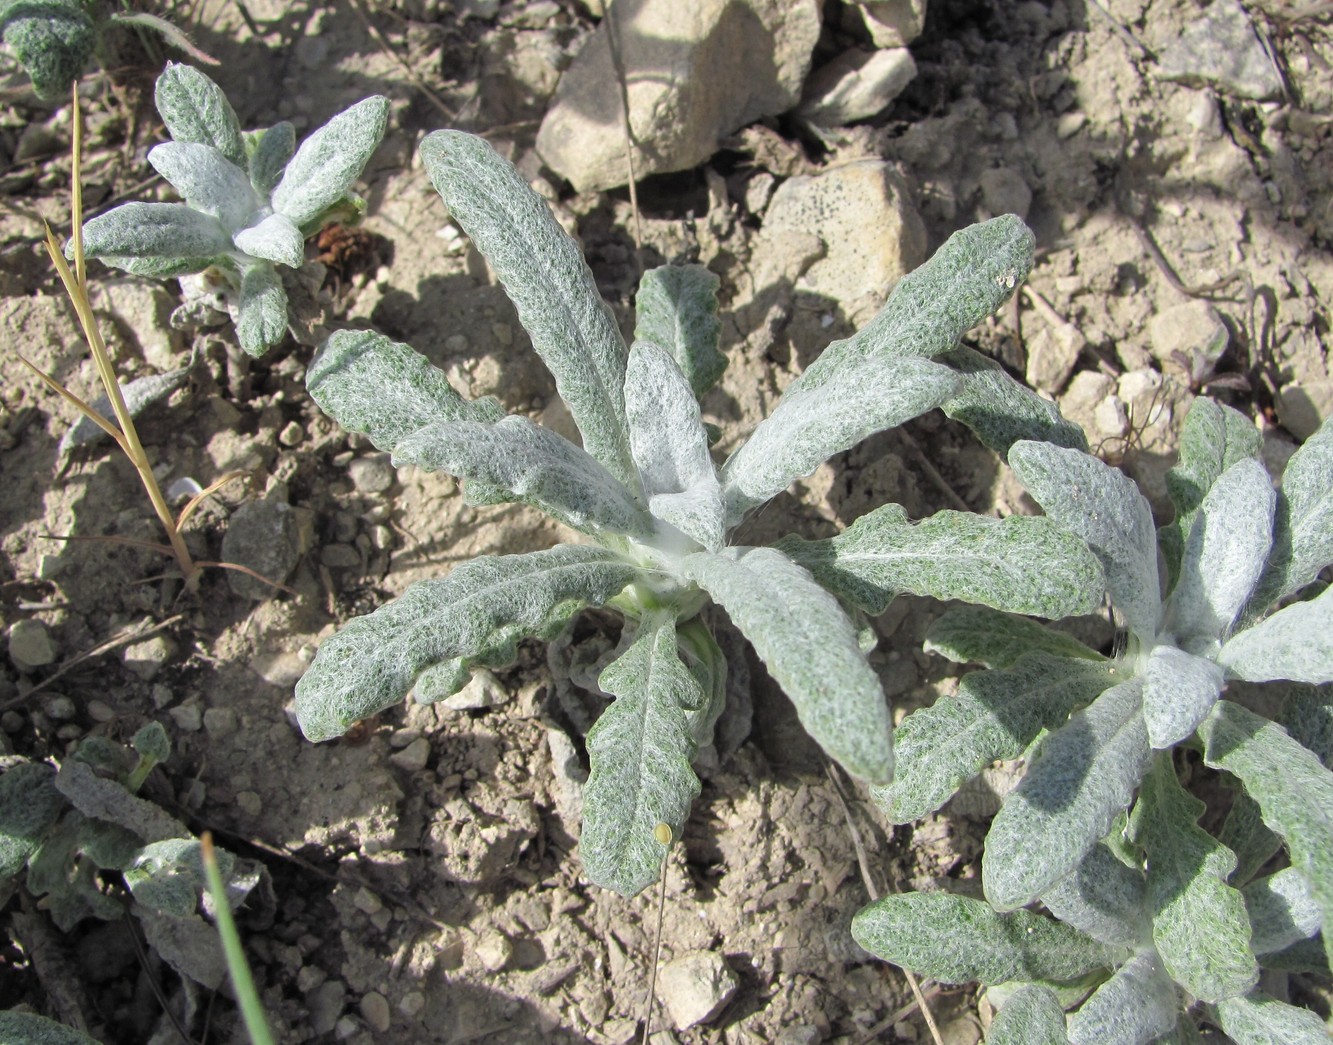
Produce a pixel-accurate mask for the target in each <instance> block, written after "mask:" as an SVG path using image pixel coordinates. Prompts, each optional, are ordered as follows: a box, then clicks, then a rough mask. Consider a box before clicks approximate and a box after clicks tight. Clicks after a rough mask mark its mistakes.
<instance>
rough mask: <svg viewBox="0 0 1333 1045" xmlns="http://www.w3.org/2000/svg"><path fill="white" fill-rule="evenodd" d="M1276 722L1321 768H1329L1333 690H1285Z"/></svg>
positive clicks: (1332, 762) (1331, 764) (1332, 758)
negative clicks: (1311, 753)
mask: <svg viewBox="0 0 1333 1045" xmlns="http://www.w3.org/2000/svg"><path fill="white" fill-rule="evenodd" d="M1278 721H1279V722H1281V723H1282V727H1283V728H1284V729H1285V730H1286V731H1287V732H1288V733H1290V734H1291V735H1292V736H1293V737H1294V738H1295V739H1297V740H1299V741H1300V742H1301V743H1302V744H1303V745H1304V746H1305V747H1308V748H1309V749H1310V750H1311V751H1313V752H1314V753H1315V755H1316V756H1317V757H1318V758H1319V761H1320V762H1322V763H1323V764H1324V766H1325V768H1327V769H1333V687H1329V686H1324V687H1321V688H1316V687H1313V686H1308V687H1307V686H1290V687H1288V689H1287V697H1286V700H1284V701H1283V703H1282V713H1281V714H1280V715H1279V716H1278Z"/></svg>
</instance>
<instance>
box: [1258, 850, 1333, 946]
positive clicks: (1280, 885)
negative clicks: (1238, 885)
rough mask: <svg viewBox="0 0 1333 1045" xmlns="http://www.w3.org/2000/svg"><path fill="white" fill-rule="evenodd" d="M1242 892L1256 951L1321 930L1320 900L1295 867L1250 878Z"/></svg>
mask: <svg viewBox="0 0 1333 1045" xmlns="http://www.w3.org/2000/svg"><path fill="white" fill-rule="evenodd" d="M1243 895H1244V897H1245V909H1246V910H1247V911H1248V912H1249V915H1250V926H1251V936H1250V942H1251V946H1252V947H1253V949H1254V953H1255V954H1260V955H1263V954H1271V953H1272V952H1274V951H1281V950H1284V949H1285V948H1287V947H1290V946H1291V945H1292V944H1294V943H1299V942H1300V941H1301V940H1308V939H1311V938H1313V937H1314V935H1315V933H1317V932H1319V927H1320V925H1321V923H1322V921H1323V915H1322V913H1321V912H1320V910H1319V904H1317V903H1316V902H1315V898H1314V896H1312V895H1311V893H1310V887H1309V886H1308V885H1307V884H1306V882H1305V879H1304V878H1302V877H1301V874H1300V872H1299V871H1297V870H1296V869H1295V868H1292V867H1287V868H1284V869H1283V870H1281V871H1278V872H1277V874H1271V875H1269V876H1268V877H1267V878H1260V879H1258V880H1257V881H1253V882H1251V883H1250V884H1249V885H1247V886H1246V887H1245V890H1244V894H1243Z"/></svg>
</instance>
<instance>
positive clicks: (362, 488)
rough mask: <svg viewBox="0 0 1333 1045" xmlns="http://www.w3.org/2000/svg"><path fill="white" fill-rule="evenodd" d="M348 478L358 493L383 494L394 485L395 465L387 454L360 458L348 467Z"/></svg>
mask: <svg viewBox="0 0 1333 1045" xmlns="http://www.w3.org/2000/svg"><path fill="white" fill-rule="evenodd" d="M347 476H348V478H349V479H351V480H352V487H353V488H354V489H355V490H356V492H357V493H361V494H369V493H383V492H384V491H385V490H387V489H389V487H391V486H392V485H393V480H394V471H393V465H392V464H390V463H389V458H388V455H387V454H378V455H376V456H374V457H358V458H357V459H356V460H355V461H353V462H352V463H351V465H349V466H348V469H347Z"/></svg>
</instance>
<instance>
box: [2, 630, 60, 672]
mask: <svg viewBox="0 0 1333 1045" xmlns="http://www.w3.org/2000/svg"><path fill="white" fill-rule="evenodd" d="M9 659H10V660H12V661H13V662H14V667H16V668H18V669H19V670H20V671H27V670H29V669H31V668H41V667H45V666H46V665H47V664H50V663H52V662H53V661H54V660H55V659H56V647H55V643H54V642H52V641H51V634H50V632H48V631H47V630H46V625H45V624H43V623H42V622H41V621H39V620H32V619H28V620H20V621H15V622H14V625H13V626H12V627H11V628H10V629H9Z"/></svg>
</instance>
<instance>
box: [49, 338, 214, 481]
mask: <svg viewBox="0 0 1333 1045" xmlns="http://www.w3.org/2000/svg"><path fill="white" fill-rule="evenodd" d="M194 362H195V361H194V358H193V357H192V358H191V359H190V362H189V363H187V364H186V365H185V366H183V367H178V368H176V369H175V370H168V371H166V372H165V373H161V374H149V375H148V376H147V377H136V378H135V379H134V380H133V381H125V382H122V383H121V386H120V395H121V399H122V400H123V401H124V403H125V410H126V412H127V413H128V414H129V415H130V416H131V417H138V416H139V415H140V414H141V413H143V412H144V411H145V410H147V409H148V408H149V407H150V406H152V405H153V404H154V403H158V402H161V401H162V400H163V399H166V398H167V397H168V396H169V395H171V393H172V392H174V391H176V389H178V388H180V387H181V385H183V384H185V380H186V378H188V377H189V376H190V372H191V371H192V370H193V369H194ZM92 406H93V409H94V410H96V411H97V412H98V413H99V414H101V415H102V416H103V417H105V418H110V417H112V416H114V414H113V410H112V407H111V400H110V399H108V398H107V396H106V394H105V393H103V394H102V395H99V396H98V397H97V398H96V399H94V400H93V404H92ZM109 438H110V436H108V435H107V432H106V429H104V428H103V427H102V426H101V425H99V424H98V423H97V422H96V421H93V420H92V419H91V418H90V417H88V415H87V414H84V413H80V414H79V419H78V420H77V421H75V422H74V424H72V425H70V427H69V430H68V431H67V432H66V433H65V434H64V435H63V436H61V439H60V446H59V448H58V450H57V454H58V456H59V457H60V458H61V459H62V460H63V459H64V458H65V457H66V456H67V455H69V454H71V453H73V452H74V451H75V450H77V449H78V448H79V447H81V446H87V445H89V444H91V443H96V442H99V441H100V440H102V439H109Z"/></svg>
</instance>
